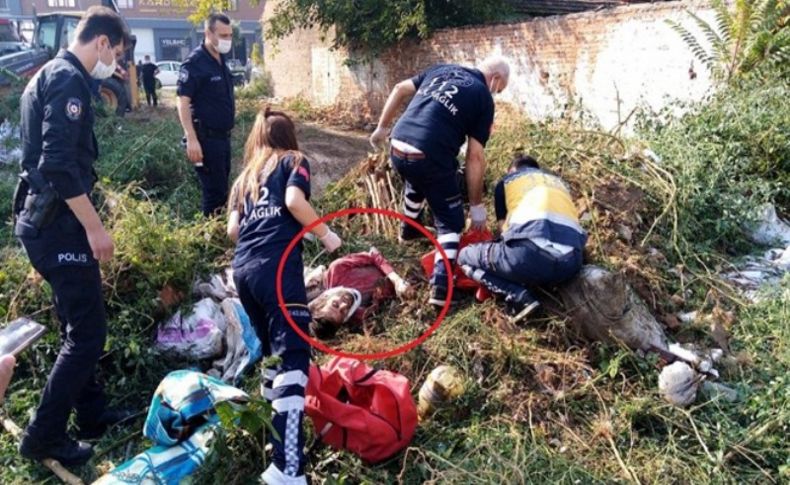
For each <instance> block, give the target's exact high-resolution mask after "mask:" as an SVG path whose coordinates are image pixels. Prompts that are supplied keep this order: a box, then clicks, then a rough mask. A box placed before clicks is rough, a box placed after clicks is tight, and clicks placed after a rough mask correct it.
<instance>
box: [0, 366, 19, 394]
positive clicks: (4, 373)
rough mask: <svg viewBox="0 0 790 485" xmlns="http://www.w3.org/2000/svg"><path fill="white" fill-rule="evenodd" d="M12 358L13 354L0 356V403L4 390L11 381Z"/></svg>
mask: <svg viewBox="0 0 790 485" xmlns="http://www.w3.org/2000/svg"><path fill="white" fill-rule="evenodd" d="M15 364H16V360H14V356H13V355H4V356H2V357H0V404H3V398H4V397H5V391H6V389H8V385H9V384H10V383H11V376H12V375H14V365H15Z"/></svg>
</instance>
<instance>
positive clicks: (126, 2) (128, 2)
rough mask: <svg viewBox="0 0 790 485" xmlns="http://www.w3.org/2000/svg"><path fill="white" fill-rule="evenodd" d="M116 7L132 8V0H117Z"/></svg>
mask: <svg viewBox="0 0 790 485" xmlns="http://www.w3.org/2000/svg"><path fill="white" fill-rule="evenodd" d="M117 1H118V8H134V0H117Z"/></svg>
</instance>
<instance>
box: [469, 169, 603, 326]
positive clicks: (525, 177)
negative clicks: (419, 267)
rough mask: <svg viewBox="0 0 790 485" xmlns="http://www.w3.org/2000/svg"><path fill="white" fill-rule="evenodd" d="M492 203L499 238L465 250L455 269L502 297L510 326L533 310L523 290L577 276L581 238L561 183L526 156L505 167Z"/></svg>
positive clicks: (583, 239)
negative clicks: (510, 316) (507, 306)
mask: <svg viewBox="0 0 790 485" xmlns="http://www.w3.org/2000/svg"><path fill="white" fill-rule="evenodd" d="M494 202H495V210H496V217H497V221H498V223H499V225H500V230H501V232H502V237H501V239H500V240H497V241H494V242H486V243H480V244H474V245H471V246H467V247H465V248H464V249H462V250H461V252H460V254H459V255H458V264H459V265H460V266H461V269H463V271H464V273H465V274H466V275H467V276H469V277H470V278H472V279H473V280H475V281H477V282H478V283H480V284H482V285H483V286H485V287H486V288H487V289H488V290H490V291H491V292H492V293H494V294H498V295H503V296H504V297H505V301H506V302H507V304H508V305H509V310H510V311H511V312H512V313H513V315H514V317H513V318H512V321H513V322H514V323H515V322H518V321H521V320H523V319H524V318H526V317H527V316H528V315H529V314H530V313H532V312H533V311H534V310H535V309H536V308H537V307H538V306H539V303H538V301H537V300H536V299H535V297H534V296H533V295H532V293H530V291H529V290H528V289H527V288H526V287H527V286H550V285H556V284H559V283H562V282H565V281H567V280H569V279H571V278H572V277H574V276H575V275H576V274H577V273H578V272H579V270H580V269H581V267H582V259H583V252H584V245H585V243H586V242H587V233H586V232H585V231H584V229H582V227H581V226H580V225H579V219H578V215H577V214H578V212H577V210H576V207H575V206H574V204H573V200H572V199H571V195H570V192H569V191H568V188H567V187H566V186H565V184H564V183H563V181H562V180H561V179H560V178H559V177H557V176H555V175H553V174H550V173H548V172H546V171H544V170H541V168H540V165H539V164H538V162H537V161H536V160H535V159H534V158H532V157H529V156H518V157H517V158H516V159H515V160H514V161H513V163H511V165H510V168H509V169H508V173H507V175H505V177H504V178H502V180H500V181H499V183H498V184H497V186H496V189H495V191H494Z"/></svg>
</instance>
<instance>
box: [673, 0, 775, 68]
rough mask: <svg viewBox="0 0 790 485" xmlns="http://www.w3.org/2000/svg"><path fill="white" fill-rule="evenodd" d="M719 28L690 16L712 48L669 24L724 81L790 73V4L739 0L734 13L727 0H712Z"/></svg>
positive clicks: (736, 2)
mask: <svg viewBox="0 0 790 485" xmlns="http://www.w3.org/2000/svg"><path fill="white" fill-rule="evenodd" d="M711 4H712V6H713V9H714V10H715V12H716V22H715V24H716V25H711V23H709V22H706V21H705V20H703V19H701V18H700V17H699V16H697V15H696V14H694V13H692V12H689V15H690V16H691V18H692V19H694V22H695V23H696V24H697V25H698V27H699V28H700V30H701V31H702V33H703V35H704V37H705V40H706V41H707V43H708V44H709V46H710V47H709V48H706V47H704V46H703V42H701V41H700V39H699V38H697V37H696V36H694V34H692V33H691V32H690V31H689V30H688V29H687V28H685V27H683V26H682V25H680V24H679V23H677V22H673V21H671V20H668V21H667V22H668V23H669V24H670V26H672V28H673V29H674V30H675V31H676V32H677V33H678V34H680V36H681V37H682V38H683V40H684V41H685V42H686V44H687V45H688V46H689V48H690V49H691V51H692V52H693V53H694V55H695V56H696V57H697V59H699V60H700V62H702V63H703V64H704V65H705V67H707V68H708V70H709V71H710V72H711V74H712V75H713V77H714V78H715V79H717V80H720V81H725V82H729V81H731V80H732V79H734V78H736V77H740V76H746V77H748V76H757V77H763V76H764V74H765V72H766V71H767V70H771V71H772V72H776V71H777V70H779V71H780V73H781V74H782V78H783V79H785V80H787V78H788V74H790V72H789V71H790V70H789V69H788V66H790V26H789V25H788V24H789V23H790V8H789V7H790V4H788V2H787V0H736V1H735V3H734V7H733V9H732V11H730V10H729V9H728V6H727V3H725V2H724V1H723V0H712V1H711Z"/></svg>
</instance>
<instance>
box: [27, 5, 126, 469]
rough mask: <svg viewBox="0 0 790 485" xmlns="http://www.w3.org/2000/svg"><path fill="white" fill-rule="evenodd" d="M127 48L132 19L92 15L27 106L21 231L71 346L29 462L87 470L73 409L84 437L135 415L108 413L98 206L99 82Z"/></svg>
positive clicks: (61, 357) (30, 431)
mask: <svg viewBox="0 0 790 485" xmlns="http://www.w3.org/2000/svg"><path fill="white" fill-rule="evenodd" d="M128 45H129V33H128V31H127V29H126V27H125V25H124V23H123V20H122V19H121V18H120V17H119V16H118V15H117V14H116V13H115V12H113V11H112V10H110V9H108V8H105V7H91V8H90V9H88V11H87V12H86V13H85V15H84V16H83V18H82V19H81V20H80V22H79V24H78V26H77V29H76V31H75V38H74V41H73V42H72V43H71V45H70V46H69V47H68V49H67V50H63V51H61V52H60V53H59V54H58V55H57V57H55V59H53V60H51V61H50V62H48V63H47V64H46V65H45V66H44V67H43V68H42V69H41V70H40V71H39V72H38V73H37V74H36V75H35V76H34V77H33V79H31V81H30V82H29V83H28V85H27V87H26V88H25V91H24V93H23V94H22V97H21V99H20V104H21V111H22V118H21V131H22V149H23V157H22V162H21V168H22V173H21V174H20V183H19V185H18V187H17V192H16V196H15V197H14V215H15V220H16V223H15V233H16V235H17V236H18V237H19V239H20V240H21V242H22V245H23V246H24V247H25V250H26V251H27V254H28V256H29V258H30V261H31V263H32V264H33V267H34V268H35V269H36V270H37V271H38V272H39V273H40V274H41V275H42V276H43V277H44V279H45V280H46V281H47V282H48V283H49V285H50V286H51V287H52V293H53V296H54V304H55V309H56V312H57V315H58V318H59V320H60V323H61V338H62V341H63V345H62V347H61V349H60V353H59V354H58V358H57V361H56V362H55V365H54V367H53V368H52V372H51V373H50V375H49V379H48V380H47V385H46V387H45V388H44V391H43V392H42V395H41V402H40V404H39V406H38V409H37V410H36V414H35V417H34V418H33V419H32V421H31V422H30V424H29V425H28V427H27V429H26V430H25V433H24V436H23V439H22V442H21V444H20V447H19V451H20V453H21V454H22V455H23V456H25V457H26V458H30V459H35V460H40V459H44V458H54V459H57V460H58V461H60V462H61V463H63V464H64V465H80V464H83V463H85V462H86V461H87V460H88V459H89V458H90V457H91V455H92V453H93V451H92V449H91V446H90V445H88V444H87V443H84V442H81V441H75V440H73V439H72V438H70V437H69V435H68V434H67V433H66V425H67V422H68V419H69V415H70V414H71V410H72V409H75V410H76V412H77V417H76V418H77V419H76V423H77V426H78V433H77V437H78V438H80V439H93V438H97V437H98V436H100V435H101V434H102V433H103V432H104V431H105V429H106V428H107V427H108V426H110V425H113V424H116V423H118V422H120V421H124V420H127V419H128V418H129V417H130V415H129V413H127V412H124V411H118V410H110V409H107V408H106V400H105V397H104V393H103V390H102V387H101V386H100V385H99V383H98V382H97V380H96V374H95V369H96V364H97V363H98V360H99V357H100V356H101V354H102V351H103V349H104V343H105V339H106V335H107V322H106V316H105V310H104V301H103V298H102V285H101V273H100V271H99V261H107V260H109V259H110V258H111V257H112V255H113V250H114V246H113V242H112V239H111V238H110V236H109V234H107V232H106V230H105V229H104V226H103V225H102V222H101V220H100V219H99V216H98V214H97V213H96V210H95V209H94V207H93V204H92V203H91V200H90V198H89V196H90V193H91V190H92V188H93V185H94V183H95V181H96V173H95V172H94V169H93V162H94V161H95V160H96V158H97V156H98V148H97V143H96V137H95V136H94V133H93V122H94V112H93V109H92V108H91V93H92V82H93V79H104V78H107V77H109V76H111V75H112V74H113V72H114V71H115V65H116V59H117V58H118V57H119V56H121V54H122V53H123V50H124V48H125V47H126V46H128ZM92 78H93V79H92Z"/></svg>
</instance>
